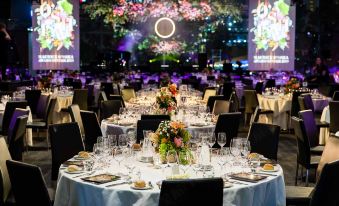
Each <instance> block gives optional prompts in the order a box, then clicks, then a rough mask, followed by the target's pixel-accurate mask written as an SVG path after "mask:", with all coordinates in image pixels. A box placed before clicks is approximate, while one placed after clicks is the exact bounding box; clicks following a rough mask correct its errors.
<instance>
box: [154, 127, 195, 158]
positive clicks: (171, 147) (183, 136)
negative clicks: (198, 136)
mask: <svg viewBox="0 0 339 206" xmlns="http://www.w3.org/2000/svg"><path fill="white" fill-rule="evenodd" d="M191 137H192V136H191V134H190V133H189V132H188V131H187V130H186V129H185V124H184V123H182V122H177V121H162V122H161V123H160V124H159V127H158V129H157V130H156V132H155V133H152V134H151V135H150V140H151V141H152V143H153V145H154V146H155V147H159V154H160V158H161V159H162V160H165V159H166V154H167V152H168V151H176V152H177V153H179V152H189V148H188V141H189V140H190V139H191Z"/></svg>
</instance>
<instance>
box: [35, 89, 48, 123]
mask: <svg viewBox="0 0 339 206" xmlns="http://www.w3.org/2000/svg"><path fill="white" fill-rule="evenodd" d="M49 101H50V95H45V94H42V95H40V97H39V101H38V106H37V108H36V117H37V118H40V119H45V118H46V114H47V109H48V104H49Z"/></svg>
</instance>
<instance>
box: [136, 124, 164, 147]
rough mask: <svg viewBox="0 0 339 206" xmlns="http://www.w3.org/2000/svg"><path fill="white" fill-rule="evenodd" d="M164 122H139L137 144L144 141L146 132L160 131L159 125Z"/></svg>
mask: <svg viewBox="0 0 339 206" xmlns="http://www.w3.org/2000/svg"><path fill="white" fill-rule="evenodd" d="M162 121H163V120H161V119H146V120H138V122H137V142H138V143H139V142H140V141H141V140H142V139H144V133H143V131H144V130H152V131H155V130H157V129H158V127H159V124H160V123H161V122H162Z"/></svg>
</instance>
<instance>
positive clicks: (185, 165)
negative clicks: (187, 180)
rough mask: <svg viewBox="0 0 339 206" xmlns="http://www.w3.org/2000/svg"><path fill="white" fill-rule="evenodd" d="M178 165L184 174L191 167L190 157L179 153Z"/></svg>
mask: <svg viewBox="0 0 339 206" xmlns="http://www.w3.org/2000/svg"><path fill="white" fill-rule="evenodd" d="M178 163H179V167H180V169H181V170H183V172H184V174H186V172H187V170H188V169H189V168H190V166H191V155H190V154H189V153H188V152H179V155H178Z"/></svg>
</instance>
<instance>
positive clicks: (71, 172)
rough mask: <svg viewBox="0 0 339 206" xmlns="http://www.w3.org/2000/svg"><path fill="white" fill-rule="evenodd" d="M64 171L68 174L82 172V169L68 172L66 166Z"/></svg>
mask: <svg viewBox="0 0 339 206" xmlns="http://www.w3.org/2000/svg"><path fill="white" fill-rule="evenodd" d="M65 172H66V173H68V174H80V173H83V172H84V171H83V170H77V171H74V172H69V171H68V170H67V168H66V169H65Z"/></svg>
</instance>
